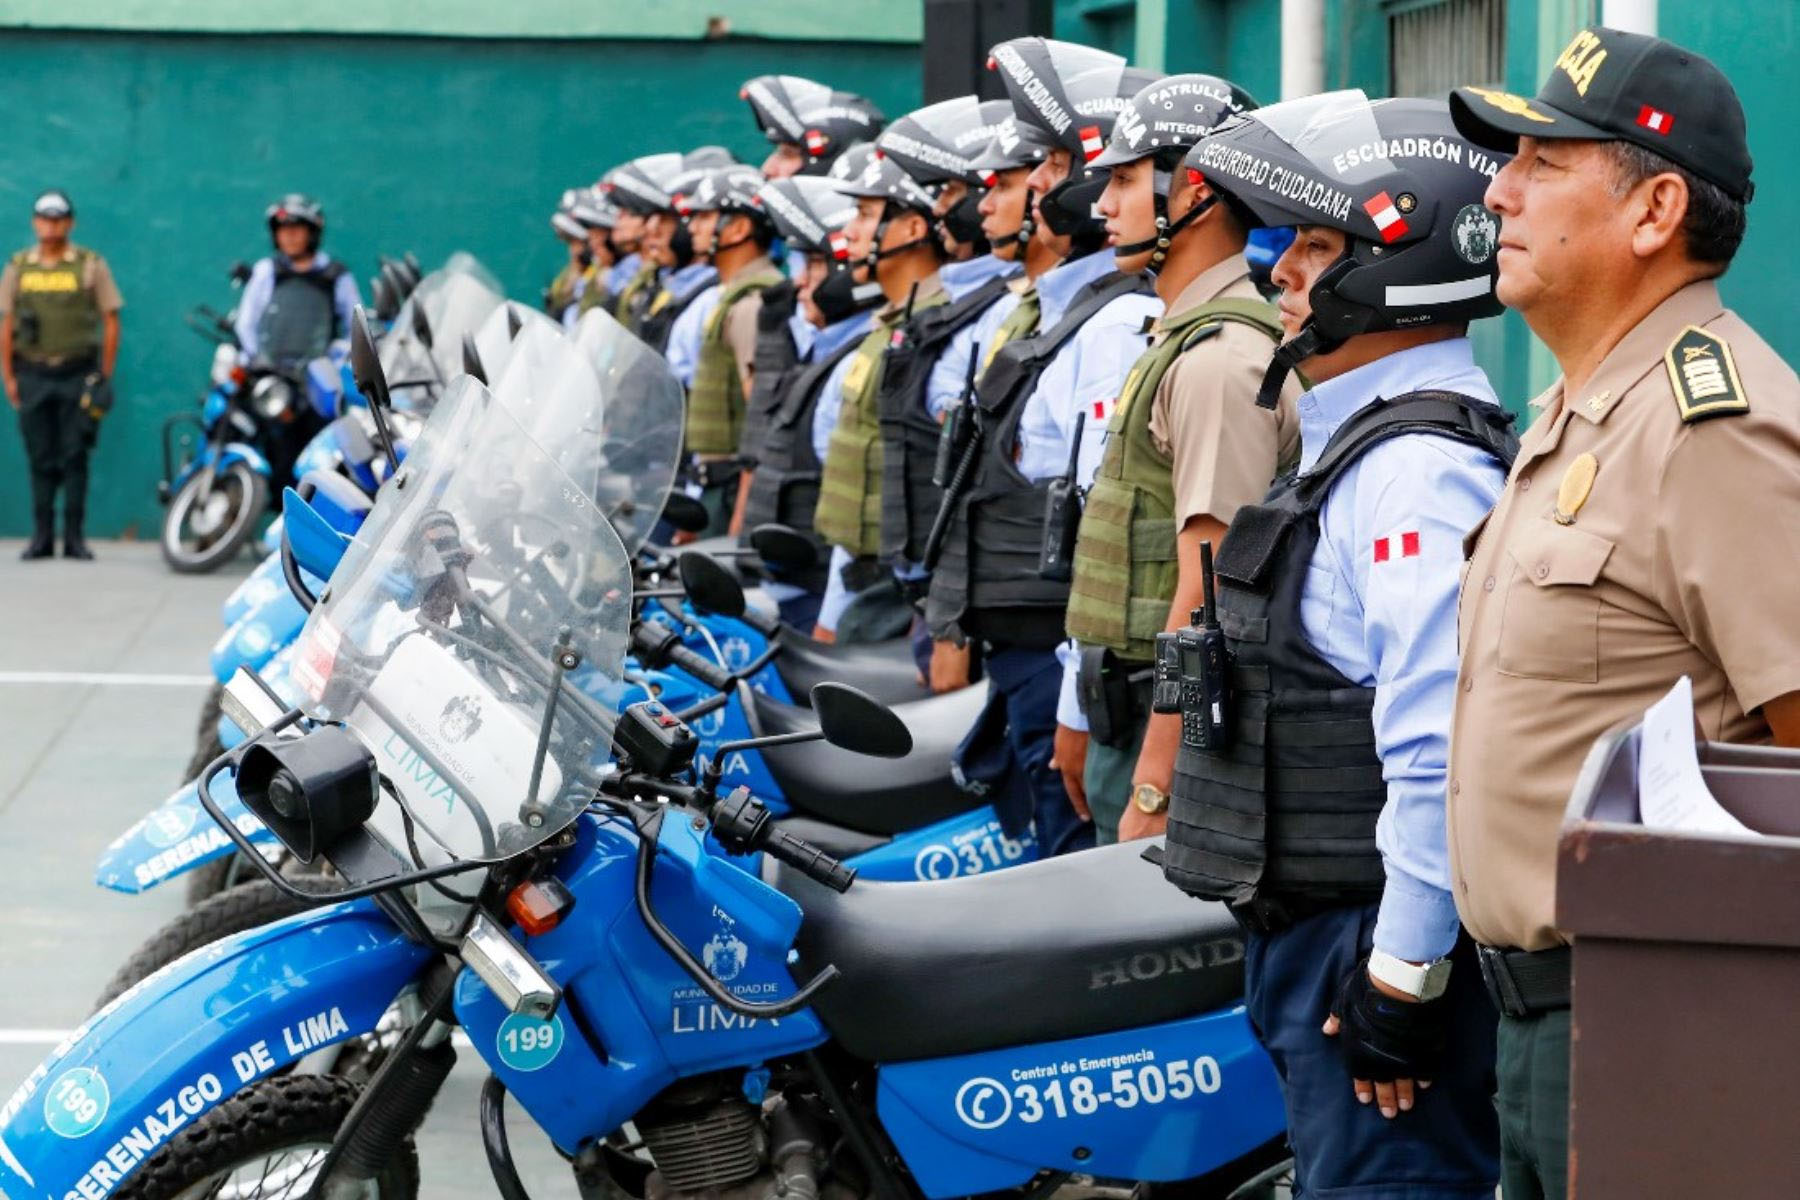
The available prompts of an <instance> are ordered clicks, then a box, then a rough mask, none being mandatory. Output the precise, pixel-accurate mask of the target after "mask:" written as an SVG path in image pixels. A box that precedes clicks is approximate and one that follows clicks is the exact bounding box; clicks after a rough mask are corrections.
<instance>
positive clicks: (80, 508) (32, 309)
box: [0, 188, 125, 560]
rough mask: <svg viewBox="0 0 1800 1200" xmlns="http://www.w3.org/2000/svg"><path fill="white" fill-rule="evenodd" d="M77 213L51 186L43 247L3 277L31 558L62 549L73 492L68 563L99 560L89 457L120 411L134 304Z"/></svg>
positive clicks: (2, 369) (6, 366)
mask: <svg viewBox="0 0 1800 1200" xmlns="http://www.w3.org/2000/svg"><path fill="white" fill-rule="evenodd" d="M74 225H75V206H74V204H72V203H71V202H70V201H69V197H68V194H67V193H65V192H62V191H59V190H56V189H54V188H53V189H51V190H50V191H47V192H45V193H43V194H42V195H40V196H39V197H38V198H37V200H36V201H35V202H34V203H33V204H32V208H31V228H32V232H33V233H35V234H36V235H37V245H36V246H34V247H32V248H31V249H28V250H21V251H19V252H18V253H17V254H15V255H13V257H12V259H11V261H9V262H8V263H7V264H6V269H5V271H4V272H3V273H0V375H3V376H4V378H5V383H6V398H7V399H8V400H9V401H11V403H12V406H13V408H14V409H15V410H16V411H17V412H18V414H19V433H20V435H21V436H22V437H23V438H24V440H25V456H26V458H27V459H28V460H30V464H31V517H32V535H31V541H30V542H29V543H28V544H27V545H26V547H25V550H24V552H23V553H22V554H21V555H20V557H21V558H24V559H27V560H30V559H38V558H49V557H50V555H51V554H52V553H53V552H54V549H55V548H54V546H53V544H52V533H53V531H54V529H55V524H56V493H57V491H58V490H59V489H60V490H61V492H62V494H63V557H64V558H79V559H90V558H93V557H94V555H93V552H92V551H90V550H89V549H88V547H87V541H86V539H85V538H84V537H83V529H82V524H83V520H84V518H85V516H86V511H87V480H88V475H87V464H88V454H89V452H91V451H92V450H93V447H94V436H95V434H96V433H97V432H98V431H99V424H100V418H101V417H102V416H104V415H105V414H106V411H107V409H109V408H110V407H111V406H112V374H113V365H114V363H116V362H117V361H118V357H119V310H120V309H121V308H123V307H124V305H125V300H124V298H123V297H122V296H120V295H119V287H118V285H117V284H116V283H114V282H113V277H112V271H111V269H110V268H108V267H107V265H106V260H105V259H104V258H101V257H100V256H99V255H98V254H96V253H94V252H93V251H92V250H89V249H88V248H87V247H85V246H77V245H75V244H74V243H73V242H71V241H70V240H69V231H70V230H71V229H73V228H74Z"/></svg>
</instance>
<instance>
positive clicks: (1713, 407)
mask: <svg viewBox="0 0 1800 1200" xmlns="http://www.w3.org/2000/svg"><path fill="white" fill-rule="evenodd" d="M1663 365H1664V366H1666V367H1667V368H1668V370H1669V386H1670V387H1671V388H1673V389H1674V390H1675V406H1676V407H1677V408H1679V409H1680V410H1681V419H1682V420H1683V421H1685V422H1687V423H1688V424H1690V425H1691V424H1693V423H1694V422H1695V421H1704V420H1706V419H1708V418H1709V417H1728V416H1734V415H1736V414H1738V413H1747V412H1749V411H1750V398H1749V397H1748V396H1745V395H1744V385H1743V382H1742V381H1741V380H1739V379H1738V373H1737V363H1735V362H1733V361H1732V358H1731V347H1730V346H1727V345H1726V344H1725V340H1724V339H1723V338H1720V337H1717V336H1715V335H1714V334H1710V333H1708V332H1707V331H1706V330H1704V329H1702V328H1700V327H1699V326H1698V325H1689V326H1688V327H1687V328H1686V329H1683V330H1682V331H1681V333H1680V334H1679V335H1678V336H1677V337H1676V338H1675V340H1674V341H1673V342H1670V343H1669V348H1668V350H1667V351H1665V352H1664V353H1663Z"/></svg>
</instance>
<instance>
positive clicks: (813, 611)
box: [740, 151, 881, 629]
mask: <svg viewBox="0 0 1800 1200" xmlns="http://www.w3.org/2000/svg"><path fill="white" fill-rule="evenodd" d="M865 153H866V151H865ZM853 161H854V160H853V158H852V157H851V156H848V155H846V156H844V157H842V158H840V159H839V160H838V162H839V164H840V165H842V164H845V163H850V162H853ZM759 194H760V195H761V197H762V207H763V211H764V212H766V213H768V214H769V217H770V219H771V220H773V221H774V222H775V228H776V230H777V231H778V232H779V233H780V234H781V236H782V237H783V238H784V239H785V240H786V241H787V244H788V246H789V248H790V249H792V250H794V251H796V252H798V253H800V254H802V255H804V261H805V264H806V270H805V272H804V273H803V274H802V275H801V277H800V279H799V281H798V283H797V287H796V305H797V309H798V311H799V313H800V314H801V315H802V317H803V318H804V319H805V320H806V322H807V324H808V326H809V327H810V328H811V329H812V330H813V331H814V332H813V333H812V335H811V336H809V337H808V338H807V339H806V342H805V345H804V347H803V348H796V350H795V358H794V361H792V362H791V363H789V364H788V365H787V366H786V367H785V368H781V369H777V370H775V371H772V372H770V371H766V369H765V367H764V365H763V363H762V362H761V361H759V364H758V367H757V375H756V379H755V381H754V385H755V392H754V395H755V397H756V398H757V401H758V402H759V403H760V410H759V411H758V412H756V413H755V414H754V417H755V420H754V422H753V423H752V424H751V425H747V426H746V429H747V431H749V430H760V431H761V436H760V437H759V438H758V439H757V441H756V443H755V445H754V447H753V448H751V449H750V450H749V454H750V457H751V458H752V459H753V460H754V465H755V470H754V472H753V473H752V474H751V476H750V483H749V488H748V490H747V492H746V493H745V498H744V514H743V520H742V521H741V522H740V525H741V527H742V531H743V533H744V535H745V538H746V541H747V539H748V534H749V532H750V531H752V530H754V529H756V528H757V527H758V526H759V525H766V524H769V523H771V522H778V523H780V524H782V525H786V526H788V527H789V528H791V529H794V530H796V531H798V532H800V533H804V534H813V513H814V510H815V508H816V507H817V505H818V499H819V477H820V473H821V469H822V468H821V464H822V462H823V460H824V457H825V454H826V452H827V450H828V448H829V445H830V438H831V432H830V429H829V428H826V429H825V430H824V431H823V433H824V436H823V437H817V436H815V433H814V421H813V414H814V412H815V411H816V410H817V407H818V404H819V398H820V397H821V396H822V395H823V394H825V392H826V391H828V390H830V389H832V388H833V387H836V388H839V389H841V387H842V385H843V375H842V373H841V372H842V371H843V370H845V369H847V365H848V362H849V359H850V357H851V355H853V354H854V353H855V352H856V349H857V346H858V344H859V342H860V341H861V339H862V335H863V334H864V333H866V332H867V331H868V328H869V321H870V318H871V310H872V309H873V307H874V306H875V305H876V304H877V303H879V302H880V300H881V288H880V286H879V285H877V284H873V283H869V284H861V285H859V284H857V283H856V281H855V278H854V275H853V272H852V268H851V264H850V242H849V236H848V231H849V227H850V223H851V222H852V221H853V220H855V218H856V202H855V201H854V200H852V199H851V198H850V197H848V196H846V195H844V194H843V193H842V192H840V191H839V190H838V188H837V185H836V182H835V181H834V180H832V179H830V178H825V179H821V178H818V177H816V176H795V177H789V178H786V179H778V180H771V181H770V182H768V183H765V184H764V185H763V187H762V191H761V192H760V193H759ZM764 295H765V296H766V295H767V293H766V292H765V293H764ZM777 332H779V331H777ZM759 333H761V334H763V335H764V336H766V335H767V334H768V333H769V331H768V330H762V331H759ZM790 344H791V343H790ZM760 348H761V342H760V341H759V359H760V358H761V355H760ZM814 541H815V542H817V543H818V550H819V559H818V561H817V563H816V564H814V565H813V566H811V567H808V568H806V569H805V570H802V571H799V572H781V573H779V574H776V575H774V576H772V577H770V578H767V579H765V581H764V583H763V588H764V590H766V591H767V592H768V593H769V594H770V595H771V596H773V597H774V598H775V601H776V603H777V604H778V605H779V606H780V609H781V618H782V620H784V621H786V622H787V623H788V624H789V625H791V626H793V627H794V628H796V629H810V628H812V627H813V625H814V624H815V623H816V622H817V620H818V616H819V606H820V603H821V602H822V601H823V600H824V597H825V580H826V563H827V560H828V558H829V556H830V551H829V549H828V547H827V546H826V545H825V544H824V542H823V540H822V539H820V538H818V537H817V535H816V534H814ZM765 570H773V568H765Z"/></svg>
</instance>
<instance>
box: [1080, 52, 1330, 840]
mask: <svg viewBox="0 0 1800 1200" xmlns="http://www.w3.org/2000/svg"><path fill="white" fill-rule="evenodd" d="M1254 107H1256V102H1255V101H1254V100H1252V99H1251V98H1250V96H1249V95H1248V94H1247V93H1245V92H1244V91H1243V90H1242V89H1240V88H1238V87H1237V86H1235V85H1234V84H1231V83H1229V82H1227V81H1226V80H1223V79H1219V78H1217V77H1215V76H1212V75H1172V76H1170V77H1169V78H1167V79H1161V80H1158V81H1157V82H1156V83H1153V84H1151V85H1150V86H1149V87H1147V88H1145V89H1144V90H1143V91H1141V92H1139V93H1138V94H1137V95H1136V96H1135V97H1133V99H1132V101H1131V105H1130V107H1128V108H1127V109H1126V110H1125V111H1124V112H1123V113H1121V114H1120V116H1119V122H1118V124H1117V125H1115V126H1113V135H1112V141H1111V142H1110V143H1109V144H1108V146H1107V149H1106V153H1104V154H1102V155H1101V156H1100V157H1099V158H1097V159H1095V160H1094V166H1095V167H1104V168H1107V169H1108V170H1110V171H1111V173H1112V181H1111V182H1110V183H1109V184H1108V185H1107V189H1106V192H1105V194H1103V195H1102V196H1101V198H1100V211H1101V212H1102V213H1103V214H1105V216H1106V219H1107V232H1108V233H1110V234H1111V235H1112V240H1113V258H1114V261H1115V262H1117V264H1118V266H1119V269H1120V270H1121V271H1141V270H1146V269H1147V270H1149V271H1151V272H1153V273H1154V274H1155V276H1156V294H1157V295H1158V296H1160V297H1162V300H1163V303H1164V305H1165V306H1166V311H1165V313H1164V315H1163V317H1162V318H1161V319H1160V320H1159V321H1157V323H1156V326H1155V329H1154V332H1153V334H1152V340H1151V346H1150V349H1148V350H1146V351H1145V352H1144V356H1143V357H1142V358H1140V359H1138V361H1137V364H1136V365H1135V366H1134V367H1132V369H1131V375H1130V376H1129V377H1128V379H1127V380H1126V383H1125V387H1124V390H1123V391H1122V392H1121V393H1120V395H1119V402H1118V404H1117V406H1115V407H1114V409H1113V412H1112V416H1111V417H1110V418H1109V420H1108V425H1107V437H1106V451H1105V454H1104V456H1103V458H1102V459H1101V463H1100V470H1099V473H1098V475H1097V476H1096V477H1095V480H1094V486H1093V488H1092V490H1091V491H1090V492H1089V493H1088V497H1087V504H1086V506H1085V507H1084V509H1083V512H1082V516H1081V535H1080V538H1079V539H1078V541H1077V542H1076V546H1075V566H1074V572H1075V578H1074V581H1073V583H1072V584H1071V587H1070V596H1069V617H1068V631H1069V635H1070V637H1072V638H1074V639H1076V644H1077V646H1078V647H1079V648H1078V650H1077V651H1076V652H1075V653H1070V654H1068V655H1067V656H1066V658H1065V661H1064V664H1063V700H1062V704H1061V705H1060V707H1059V711H1058V713H1057V722H1058V726H1059V728H1058V729H1057V750H1056V761H1057V764H1058V765H1059V766H1060V767H1061V768H1062V772H1063V782H1064V783H1065V784H1066V785H1067V787H1068V789H1069V795H1070V796H1071V797H1072V798H1073V799H1074V800H1075V801H1076V808H1077V810H1078V811H1079V810H1080V809H1081V807H1082V805H1083V802H1085V805H1086V807H1087V809H1088V811H1089V812H1090V813H1091V815H1092V817H1093V821H1094V834H1095V838H1096V840H1097V841H1099V842H1100V843H1102V844H1105V843H1108V842H1111V841H1113V840H1115V839H1125V840H1129V839H1130V838H1132V837H1148V836H1151V835H1153V834H1158V833H1161V832H1162V827H1163V824H1164V822H1165V820H1166V819H1167V818H1166V815H1165V814H1166V812H1167V810H1168V806H1169V788H1170V786H1171V785H1172V783H1173V780H1174V776H1175V750H1176V747H1177V745H1178V744H1179V743H1180V741H1181V717H1180V715H1179V714H1177V713H1169V714H1164V715H1159V716H1152V715H1151V712H1150V701H1151V678H1152V674H1153V666H1152V664H1153V661H1154V659H1155V657H1156V635H1157V634H1158V633H1161V632H1163V631H1165V630H1174V629H1179V628H1181V627H1183V626H1185V625H1187V623H1188V614H1189V613H1190V612H1191V611H1192V610H1193V609H1195V608H1198V607H1199V606H1200V602H1201V579H1200V543H1202V542H1211V543H1212V544H1213V545H1214V546H1217V545H1218V544H1219V543H1220V541H1221V540H1222V538H1223V537H1224V534H1225V526H1226V525H1227V524H1229V523H1230V521H1231V518H1232V517H1233V516H1235V515H1236V514H1237V510H1238V509H1239V508H1240V507H1241V506H1243V505H1245V504H1254V503H1256V502H1257V501H1259V500H1261V499H1262V498H1263V496H1264V495H1266V494H1267V493H1268V490H1269V485H1270V484H1271V483H1273V482H1274V480H1275V475H1276V472H1277V470H1278V469H1279V468H1281V467H1282V466H1284V465H1285V466H1289V467H1291V466H1292V465H1293V463H1294V460H1295V459H1296V458H1298V457H1299V452H1300V427H1299V418H1298V416H1297V415H1296V413H1295V410H1294V401H1295V399H1296V397H1297V396H1298V395H1299V392H1300V388H1299V385H1298V383H1297V382H1294V381H1291V380H1290V381H1289V383H1288V385H1287V386H1286V387H1285V388H1284V390H1283V392H1282V395H1281V400H1280V402H1279V403H1278V404H1277V405H1276V406H1275V407H1274V408H1263V407H1261V406H1260V405H1258V404H1257V403H1256V392H1257V389H1258V387H1259V386H1260V385H1261V383H1262V377H1263V371H1264V370H1265V369H1266V368H1267V366H1268V363H1269V355H1270V353H1271V352H1272V351H1273V350H1274V348H1275V344H1276V343H1277V342H1279V341H1280V340H1281V324H1280V322H1279V321H1278V320H1277V319H1276V316H1275V309H1274V307H1273V306H1272V305H1270V304H1268V303H1267V302H1266V301H1264V300H1263V299H1262V297H1261V295H1260V294H1259V293H1258V292H1257V290H1256V288H1255V286H1254V285H1253V284H1252V283H1251V282H1250V267H1249V264H1248V263H1246V262H1245V261H1244V245H1245V238H1246V231H1245V228H1244V223H1243V222H1242V221H1241V220H1240V219H1239V218H1238V216H1237V215H1236V214H1235V213H1233V212H1232V211H1231V207H1230V205H1227V204H1222V203H1220V202H1219V195H1218V194H1217V193H1215V192H1214V191H1213V190H1212V189H1211V188H1210V187H1208V186H1207V185H1206V182H1205V181H1204V179H1202V178H1200V177H1199V176H1198V175H1196V176H1194V177H1191V178H1190V177H1189V175H1188V173H1187V171H1186V169H1185V168H1183V167H1182V165H1181V160H1182V158H1183V157H1184V156H1185V155H1186V154H1187V152H1188V150H1189V149H1191V148H1192V147H1193V145H1194V143H1196V142H1198V141H1199V140H1200V138H1201V137H1202V136H1204V135H1205V134H1206V133H1207V131H1209V130H1211V129H1212V128H1214V127H1215V126H1217V125H1218V124H1220V123H1221V122H1222V121H1226V120H1228V119H1230V118H1231V117H1233V116H1235V115H1236V114H1238V113H1240V112H1244V111H1246V110H1248V109H1251V108H1254ZM1082 743H1086V749H1085V751H1083V750H1082V749H1080V747H1081V745H1082ZM1084 763H1085V767H1084ZM1121 817H1124V818H1126V820H1125V822H1124V825H1123V826H1122V825H1121V820H1120V819H1121Z"/></svg>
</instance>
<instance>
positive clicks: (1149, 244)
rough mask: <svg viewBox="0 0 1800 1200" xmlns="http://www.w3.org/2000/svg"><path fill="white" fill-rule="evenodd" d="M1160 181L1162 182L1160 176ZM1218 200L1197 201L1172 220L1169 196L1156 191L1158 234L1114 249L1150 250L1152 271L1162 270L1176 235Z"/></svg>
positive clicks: (1128, 251)
mask: <svg viewBox="0 0 1800 1200" xmlns="http://www.w3.org/2000/svg"><path fill="white" fill-rule="evenodd" d="M1157 175H1158V176H1159V177H1160V176H1161V175H1162V172H1160V171H1159V172H1157ZM1158 182H1159V184H1160V178H1159V181H1158ZM1218 202H1219V198H1218V196H1216V195H1214V196H1208V197H1207V198H1206V199H1204V200H1201V201H1198V202H1196V203H1195V204H1194V206H1193V207H1192V208H1189V209H1188V210H1187V211H1186V212H1184V213H1182V214H1181V215H1180V216H1179V217H1176V218H1175V219H1174V220H1173V221H1171V220H1169V199H1168V196H1167V195H1166V194H1165V193H1164V192H1163V191H1160V190H1159V191H1158V192H1157V193H1156V235H1155V236H1154V237H1148V238H1145V239H1144V240H1143V241H1141V242H1132V243H1130V244H1129V245H1125V246H1115V247H1113V251H1114V253H1116V254H1124V255H1132V254H1142V253H1144V251H1146V250H1148V251H1149V252H1150V269H1151V270H1152V271H1156V270H1160V269H1161V267H1162V265H1163V262H1164V261H1165V260H1166V259H1167V258H1168V257H1169V247H1170V246H1171V245H1172V244H1174V241H1175V235H1176V234H1178V233H1180V232H1181V231H1182V230H1184V229H1186V228H1187V227H1188V226H1189V225H1192V224H1193V223H1194V222H1195V221H1198V220H1199V219H1200V218H1201V216H1202V215H1203V214H1205V213H1206V212H1207V211H1208V210H1209V209H1211V208H1212V206H1213V205H1215V204H1217V203H1218Z"/></svg>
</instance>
